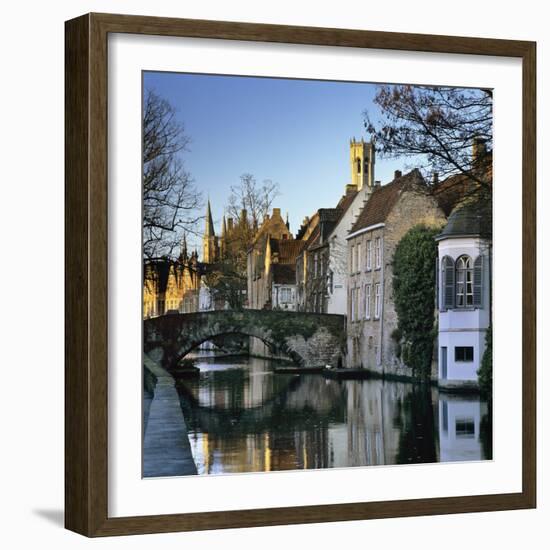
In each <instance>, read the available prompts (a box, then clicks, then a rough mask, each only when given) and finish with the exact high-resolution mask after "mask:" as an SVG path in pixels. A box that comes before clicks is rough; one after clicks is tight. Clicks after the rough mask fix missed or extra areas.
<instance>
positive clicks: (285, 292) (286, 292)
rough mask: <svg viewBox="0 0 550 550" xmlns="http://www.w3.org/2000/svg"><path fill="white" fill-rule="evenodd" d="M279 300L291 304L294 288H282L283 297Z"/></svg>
mask: <svg viewBox="0 0 550 550" xmlns="http://www.w3.org/2000/svg"><path fill="white" fill-rule="evenodd" d="M285 296H288V299H285ZM279 301H280V303H281V304H290V302H292V290H291V289H290V288H287V287H283V288H281V299H280V300H279Z"/></svg>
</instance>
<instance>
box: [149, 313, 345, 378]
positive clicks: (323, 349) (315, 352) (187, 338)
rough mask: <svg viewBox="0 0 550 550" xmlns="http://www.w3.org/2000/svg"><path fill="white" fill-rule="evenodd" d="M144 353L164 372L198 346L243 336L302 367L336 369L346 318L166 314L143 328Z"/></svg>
mask: <svg viewBox="0 0 550 550" xmlns="http://www.w3.org/2000/svg"><path fill="white" fill-rule="evenodd" d="M143 326H144V329H143V346H144V352H145V353H147V354H148V355H149V357H150V358H151V359H153V360H154V361H158V362H160V363H161V364H162V366H163V367H165V368H167V369H171V368H174V367H175V366H176V365H177V363H178V362H179V360H180V359H181V357H183V356H185V355H186V354H187V353H189V351H190V350H191V349H193V348H195V347H197V346H198V345H200V344H201V343H202V342H205V341H207V340H210V339H212V338H214V337H215V336H220V335H223V334H244V335H247V336H253V337H255V338H259V339H260V340H262V341H264V342H266V343H267V344H268V346H269V347H270V348H272V349H273V350H274V352H275V353H280V354H284V355H288V356H289V357H291V358H292V359H293V360H294V361H295V362H296V363H297V364H299V365H300V366H302V367H319V366H324V365H327V364H328V365H331V366H336V365H337V364H338V359H339V358H340V357H341V355H342V353H343V352H344V349H345V317H344V316H343V315H327V314H316V313H297V312H287V311H266V310H252V309H245V310H240V311H233V310H221V311H207V312H201V313H183V314H168V315H163V316H161V317H156V318H153V319H147V320H145V321H144V322H143Z"/></svg>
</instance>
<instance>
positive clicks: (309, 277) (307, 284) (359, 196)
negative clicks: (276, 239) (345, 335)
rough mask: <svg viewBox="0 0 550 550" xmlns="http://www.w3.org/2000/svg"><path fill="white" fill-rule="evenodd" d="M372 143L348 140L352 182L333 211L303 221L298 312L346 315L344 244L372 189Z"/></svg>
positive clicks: (330, 209) (323, 209)
mask: <svg viewBox="0 0 550 550" xmlns="http://www.w3.org/2000/svg"><path fill="white" fill-rule="evenodd" d="M374 168H375V149H374V143H373V142H372V141H371V142H365V141H364V140H361V141H356V140H355V139H352V140H350V171H351V183H349V184H347V185H346V187H345V192H344V195H343V196H342V197H341V198H340V200H339V201H338V204H337V205H336V207H335V208H320V209H319V210H318V211H317V212H316V213H315V214H314V216H312V217H311V218H308V219H306V220H305V221H304V225H303V226H302V228H301V232H303V233H304V238H306V239H307V244H306V246H305V247H304V250H303V252H302V254H301V256H300V258H299V265H298V266H297V268H296V270H297V273H298V274H299V277H298V285H299V298H298V303H299V309H300V310H301V311H310V312H315V313H334V314H340V315H346V312H347V242H346V237H347V235H348V234H349V231H350V230H351V227H352V225H353V224H354V222H355V220H356V218H357V216H358V214H359V212H360V211H361V210H362V209H363V207H364V206H365V203H366V201H367V200H368V198H369V197H370V195H371V194H372V192H373V190H374V189H375V188H376V187H377V186H378V185H379V182H376V181H375V180H374Z"/></svg>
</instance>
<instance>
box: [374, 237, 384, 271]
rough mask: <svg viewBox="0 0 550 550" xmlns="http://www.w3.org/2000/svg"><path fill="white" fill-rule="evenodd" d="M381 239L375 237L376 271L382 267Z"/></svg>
mask: <svg viewBox="0 0 550 550" xmlns="http://www.w3.org/2000/svg"><path fill="white" fill-rule="evenodd" d="M381 241H382V239H381V238H380V237H376V239H375V241H374V265H375V267H376V269H380V267H381V265H382V243H381Z"/></svg>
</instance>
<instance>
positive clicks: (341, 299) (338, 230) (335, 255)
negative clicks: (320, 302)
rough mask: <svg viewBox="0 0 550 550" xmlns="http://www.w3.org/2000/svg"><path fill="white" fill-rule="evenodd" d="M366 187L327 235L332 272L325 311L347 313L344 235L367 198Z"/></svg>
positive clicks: (346, 270)
mask: <svg viewBox="0 0 550 550" xmlns="http://www.w3.org/2000/svg"><path fill="white" fill-rule="evenodd" d="M367 191H368V188H367V187H363V189H361V190H360V191H359V192H358V193H357V195H356V197H355V199H354V200H353V202H352V204H351V206H350V207H349V208H348V210H347V212H346V213H345V214H344V215H343V216H342V219H341V220H340V221H339V222H338V224H337V225H336V227H335V228H334V229H333V231H332V233H331V235H330V237H329V243H330V245H329V269H330V270H331V271H332V272H333V284H332V294H331V293H330V291H329V294H328V300H327V313H338V314H340V315H346V314H347V275H348V273H347V272H348V260H347V257H348V255H347V244H348V243H347V241H346V237H347V236H348V233H349V231H350V229H351V227H352V226H353V224H354V223H355V220H356V218H357V216H358V215H359V212H361V209H362V208H363V206H364V201H365V200H366V198H367Z"/></svg>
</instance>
